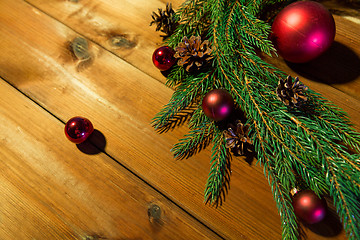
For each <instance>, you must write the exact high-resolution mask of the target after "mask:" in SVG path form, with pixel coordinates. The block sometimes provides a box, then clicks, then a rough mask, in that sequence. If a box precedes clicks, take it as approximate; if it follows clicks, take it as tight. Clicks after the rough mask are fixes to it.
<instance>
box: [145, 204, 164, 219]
mask: <svg viewBox="0 0 360 240" xmlns="http://www.w3.org/2000/svg"><path fill="white" fill-rule="evenodd" d="M148 216H149V221H150V222H154V221H155V222H158V221H160V218H161V208H160V207H159V206H158V205H156V204H151V205H150V206H149V208H148Z"/></svg>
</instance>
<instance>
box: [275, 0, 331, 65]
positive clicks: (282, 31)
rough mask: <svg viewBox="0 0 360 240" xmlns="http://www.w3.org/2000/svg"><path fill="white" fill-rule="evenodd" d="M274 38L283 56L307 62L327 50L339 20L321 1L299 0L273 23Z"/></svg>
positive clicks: (289, 59) (281, 12)
mask: <svg viewBox="0 0 360 240" xmlns="http://www.w3.org/2000/svg"><path fill="white" fill-rule="evenodd" d="M271 30H272V34H271V40H272V41H273V43H274V46H275V48H276V49H277V51H278V53H279V55H280V56H282V57H283V58H284V59H285V60H287V61H289V62H293V63H304V62H308V61H310V60H313V59H315V58H317V57H318V56H320V55H321V54H322V53H324V52H325V51H326V50H327V49H328V48H329V47H330V46H331V44H332V42H333V41H334V38H335V32H336V27H335V21H334V18H333V16H332V15H331V13H330V12H329V11H328V10H327V9H326V8H325V7H324V6H323V5H322V4H320V3H317V2H313V1H299V2H295V3H292V4H290V5H288V6H287V7H285V8H284V9H283V10H281V11H280V13H279V14H278V15H277V16H276V18H275V20H274V22H273V24H272V28H271Z"/></svg>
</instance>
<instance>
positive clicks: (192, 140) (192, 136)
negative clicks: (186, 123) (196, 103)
mask: <svg viewBox="0 0 360 240" xmlns="http://www.w3.org/2000/svg"><path fill="white" fill-rule="evenodd" d="M199 109H200V108H199ZM199 109H198V110H197V111H195V113H194V115H193V116H192V118H191V119H190V129H191V130H190V132H189V133H188V134H186V135H185V136H184V138H182V139H180V140H179V142H178V143H176V144H175V145H174V147H173V148H172V149H171V152H172V153H173V154H174V157H175V158H177V159H184V158H188V157H191V156H192V155H194V154H196V153H197V152H199V151H201V150H202V149H204V148H205V147H207V146H208V145H209V144H210V142H211V140H212V138H213V129H214V123H213V122H212V121H210V120H209V119H208V118H207V117H206V116H205V115H204V114H202V112H201V110H199Z"/></svg>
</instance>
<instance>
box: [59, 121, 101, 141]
mask: <svg viewBox="0 0 360 240" xmlns="http://www.w3.org/2000/svg"><path fill="white" fill-rule="evenodd" d="M93 131H94V127H93V125H92V123H91V122H90V121H89V120H88V119H86V118H83V117H73V118H71V119H70V120H69V121H67V123H66V125H65V135H66V137H67V138H68V139H69V140H70V141H71V142H73V143H76V144H79V143H82V142H84V141H85V140H86V139H87V138H88V137H89V136H90V135H91V133H92V132H93Z"/></svg>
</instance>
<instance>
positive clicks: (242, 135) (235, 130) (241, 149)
mask: <svg viewBox="0 0 360 240" xmlns="http://www.w3.org/2000/svg"><path fill="white" fill-rule="evenodd" d="M248 133H249V125H244V124H242V123H241V121H239V120H237V121H236V125H235V126H234V125H232V124H230V125H229V128H228V129H227V130H224V135H225V141H226V147H227V148H230V149H231V150H232V151H233V152H234V154H236V155H239V156H241V155H244V154H245V152H252V150H251V148H250V145H252V143H251V141H250V139H249V137H248Z"/></svg>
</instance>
